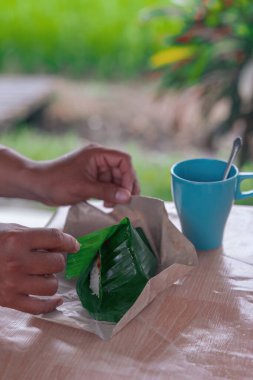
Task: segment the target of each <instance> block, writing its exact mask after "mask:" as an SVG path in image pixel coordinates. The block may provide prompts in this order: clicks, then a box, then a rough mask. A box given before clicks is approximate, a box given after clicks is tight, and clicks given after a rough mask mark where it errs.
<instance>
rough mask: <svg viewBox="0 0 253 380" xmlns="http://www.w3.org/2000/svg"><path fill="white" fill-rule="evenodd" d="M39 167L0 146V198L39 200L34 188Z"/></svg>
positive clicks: (37, 164) (33, 162)
mask: <svg viewBox="0 0 253 380" xmlns="http://www.w3.org/2000/svg"><path fill="white" fill-rule="evenodd" d="M39 166H40V164H39V163H36V162H35V161H32V160H29V159H28V158H26V157H24V156H22V155H20V154H18V153H16V152H15V151H13V150H11V149H9V148H6V147H4V146H0V196H1V197H11V198H23V199H31V200H40V199H39V196H38V195H37V190H36V188H37V186H35V185H37V184H36V175H35V173H36V171H37V168H38V167H39Z"/></svg>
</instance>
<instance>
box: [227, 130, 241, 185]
mask: <svg viewBox="0 0 253 380" xmlns="http://www.w3.org/2000/svg"><path fill="white" fill-rule="evenodd" d="M241 146H242V138H241V137H240V136H239V137H236V139H235V140H234V142H233V147H232V150H231V153H230V156H229V159H228V163H227V166H226V170H225V172H224V175H223V180H224V179H227V176H228V173H229V171H230V169H231V166H232V163H233V161H234V159H235V157H236V155H237V153H238V152H239V150H240V148H241Z"/></svg>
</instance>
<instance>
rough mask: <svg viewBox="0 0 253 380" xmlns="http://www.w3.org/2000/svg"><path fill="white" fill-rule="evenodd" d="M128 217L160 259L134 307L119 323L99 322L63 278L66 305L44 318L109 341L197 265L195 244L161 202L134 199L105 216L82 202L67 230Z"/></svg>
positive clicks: (61, 291)
mask: <svg viewBox="0 0 253 380" xmlns="http://www.w3.org/2000/svg"><path fill="white" fill-rule="evenodd" d="M125 216H128V217H129V219H130V220H131V222H132V224H133V226H134V227H142V228H143V230H144V232H145V234H146V236H147V237H148V239H149V242H150V244H151V246H152V248H153V250H154V252H155V254H156V255H157V256H158V257H159V268H158V274H157V275H156V276H155V277H153V278H151V279H150V280H149V281H148V282H147V284H146V286H145V288H144V289H143V291H142V292H141V294H140V296H139V297H138V299H137V300H136V302H135V303H134V305H133V306H132V307H131V308H130V309H129V310H128V312H127V313H126V314H125V315H124V316H123V318H122V319H121V320H120V321H119V322H118V323H117V324H114V323H109V322H100V321H96V320H94V319H92V317H90V315H89V314H88V312H87V311H86V310H85V309H84V308H83V307H82V305H81V302H80V301H79V298H78V296H77V294H76V290H75V281H73V280H72V281H70V280H66V279H64V277H63V276H60V278H59V291H58V294H60V295H61V296H62V297H63V298H64V304H63V305H62V306H60V307H59V308H58V309H57V310H55V311H54V312H52V313H49V314H44V315H42V316H41V318H44V319H48V320H51V321H54V322H56V323H61V324H65V325H69V326H72V327H77V328H80V329H83V330H86V331H90V332H92V333H95V334H96V335H98V336H99V337H100V338H102V339H105V340H107V339H110V338H111V337H112V336H113V335H115V334H116V333H118V332H119V331H120V330H121V329H122V328H123V327H124V326H125V325H126V324H127V323H129V322H130V321H131V320H132V319H133V318H134V317H135V316H137V314H139V313H140V312H141V311H142V310H143V309H144V308H145V307H146V306H147V305H148V304H149V303H151V302H152V301H153V299H154V298H155V297H156V296H158V294H159V293H161V292H162V291H163V290H165V289H166V288H168V287H169V286H171V285H172V284H173V283H175V282H176V281H178V280H180V279H181V278H182V277H183V276H184V275H185V274H186V273H187V272H188V271H189V270H191V269H192V267H193V266H195V265H197V262H198V259H197V254H196V251H195V249H194V247H193V245H192V244H191V243H190V242H189V241H188V240H187V239H186V238H185V237H184V236H183V235H182V233H181V232H179V230H178V229H177V228H176V227H175V226H174V225H173V224H172V223H171V222H170V220H169V218H168V214H167V211H166V209H165V206H164V203H163V201H161V200H159V199H154V198H148V197H139V196H135V197H132V200H131V202H130V203H129V204H127V205H117V206H116V207H115V208H114V210H113V211H112V212H110V213H105V212H103V211H101V210H100V209H98V208H96V207H95V206H93V205H91V204H88V203H80V204H78V205H76V206H72V207H71V208H70V209H69V211H68V214H67V218H66V222H65V226H64V231H65V232H67V233H69V234H71V235H73V236H75V237H78V236H82V235H85V234H88V233H90V232H92V231H95V230H97V229H100V228H103V227H106V226H110V225H112V224H115V223H118V222H119V221H120V220H121V219H123V218H124V217H125ZM52 222H53V221H51V225H52V224H53V223H52Z"/></svg>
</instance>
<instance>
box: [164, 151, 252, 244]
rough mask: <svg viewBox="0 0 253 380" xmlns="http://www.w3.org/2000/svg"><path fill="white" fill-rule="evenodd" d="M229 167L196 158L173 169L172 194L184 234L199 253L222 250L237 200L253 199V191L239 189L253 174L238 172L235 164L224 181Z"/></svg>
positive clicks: (222, 163) (214, 161) (219, 162)
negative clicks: (227, 226)
mask: <svg viewBox="0 0 253 380" xmlns="http://www.w3.org/2000/svg"><path fill="white" fill-rule="evenodd" d="M226 164H227V163H226V162H225V161H221V160H216V159H209V158H196V159H192V160H186V161H182V162H178V163H176V164H175V165H173V166H172V168H171V178H172V195H173V199H174V202H175V205H176V209H177V213H178V216H179V219H180V223H181V227H182V232H183V234H184V235H185V236H186V237H187V238H188V239H189V240H190V241H191V242H192V243H193V245H194V246H195V248H196V249H197V250H210V249H216V248H219V247H220V246H221V245H222V239H223V233H224V228H225V225H226V221H227V218H228V216H229V213H230V210H231V207H232V205H233V202H234V200H237V199H242V198H248V197H253V191H247V192H241V190H240V184H241V182H242V181H243V180H245V179H249V178H253V173H239V171H238V169H237V167H236V166H235V165H232V167H231V169H230V172H229V174H228V178H227V179H225V180H223V179H222V178H223V175H224V172H225V169H226Z"/></svg>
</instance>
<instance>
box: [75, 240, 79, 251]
mask: <svg viewBox="0 0 253 380" xmlns="http://www.w3.org/2000/svg"><path fill="white" fill-rule="evenodd" d="M79 249H80V243H79V242H78V241H77V240H75V250H76V252H77V251H79Z"/></svg>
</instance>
